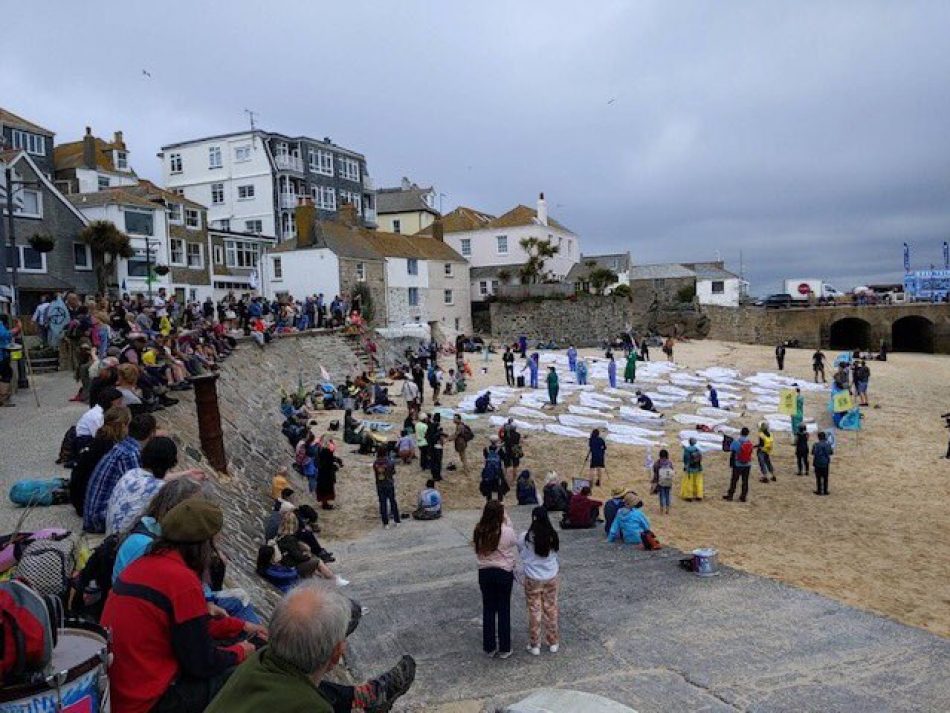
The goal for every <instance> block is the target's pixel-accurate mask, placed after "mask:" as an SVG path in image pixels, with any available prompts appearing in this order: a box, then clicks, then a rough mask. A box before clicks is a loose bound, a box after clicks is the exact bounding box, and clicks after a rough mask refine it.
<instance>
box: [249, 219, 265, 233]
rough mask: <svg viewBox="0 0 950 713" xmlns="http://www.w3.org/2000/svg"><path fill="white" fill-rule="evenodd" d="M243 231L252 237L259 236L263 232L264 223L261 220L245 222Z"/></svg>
mask: <svg viewBox="0 0 950 713" xmlns="http://www.w3.org/2000/svg"><path fill="white" fill-rule="evenodd" d="M244 231H245V232H247V233H254V235H260V234H261V233H263V232H264V221H263V220H245V221H244Z"/></svg>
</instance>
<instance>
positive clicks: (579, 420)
mask: <svg viewBox="0 0 950 713" xmlns="http://www.w3.org/2000/svg"><path fill="white" fill-rule="evenodd" d="M557 420H558V421H560V422H561V423H562V424H563V425H565V426H573V427H576V428H607V419H605V418H588V417H587V416H575V415H574V414H570V413H563V414H561V415H560V416H558V417H557Z"/></svg>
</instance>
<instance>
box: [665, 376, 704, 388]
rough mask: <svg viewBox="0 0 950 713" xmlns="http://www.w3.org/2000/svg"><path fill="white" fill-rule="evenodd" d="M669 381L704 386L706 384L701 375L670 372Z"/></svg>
mask: <svg viewBox="0 0 950 713" xmlns="http://www.w3.org/2000/svg"><path fill="white" fill-rule="evenodd" d="M670 381H672V382H673V383H674V384H680V385H684V386H704V385H705V384H706V380H705V379H703V378H702V377H699V376H692V375H690V374H670Z"/></svg>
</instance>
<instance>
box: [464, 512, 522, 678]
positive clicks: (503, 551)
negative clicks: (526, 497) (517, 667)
mask: <svg viewBox="0 0 950 713" xmlns="http://www.w3.org/2000/svg"><path fill="white" fill-rule="evenodd" d="M472 539H473V540H474V543H475V555H476V556H477V558H478V586H479V589H481V590H482V649H483V650H484V651H485V653H486V654H487V655H488V656H491V657H493V658H500V659H506V658H508V657H509V656H511V587H512V584H513V582H514V569H515V559H516V557H517V555H518V536H517V535H516V534H515V531H514V528H512V526H511V521H510V520H509V519H508V516H507V515H506V514H505V506H504V505H502V504H501V501H499V500H491V501H489V502H487V503H485V509H484V510H483V511H482V519H481V520H479V521H478V524H477V525H476V526H475V533H474V534H473V535H472ZM496 624H497V628H496Z"/></svg>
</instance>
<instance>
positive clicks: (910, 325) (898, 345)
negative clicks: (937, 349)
mask: <svg viewBox="0 0 950 713" xmlns="http://www.w3.org/2000/svg"><path fill="white" fill-rule="evenodd" d="M891 349H893V350H894V351H895V352H923V353H925V354H933V352H934V323H933V322H931V321H930V320H929V319H927V318H926V317H921V316H919V315H916V314H914V315H910V316H908V317H901V318H900V319H898V320H895V321H894V324H892V325H891Z"/></svg>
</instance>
